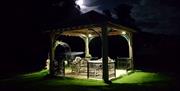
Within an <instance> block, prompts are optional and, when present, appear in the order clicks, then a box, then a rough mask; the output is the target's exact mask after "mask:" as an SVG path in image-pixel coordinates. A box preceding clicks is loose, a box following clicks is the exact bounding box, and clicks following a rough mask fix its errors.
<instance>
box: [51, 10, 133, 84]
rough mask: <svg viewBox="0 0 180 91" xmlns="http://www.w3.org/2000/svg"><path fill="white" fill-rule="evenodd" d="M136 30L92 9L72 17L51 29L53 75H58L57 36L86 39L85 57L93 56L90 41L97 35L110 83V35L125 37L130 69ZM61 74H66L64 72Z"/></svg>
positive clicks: (106, 80) (103, 65)
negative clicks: (55, 68) (55, 63)
mask: <svg viewBox="0 0 180 91" xmlns="http://www.w3.org/2000/svg"><path fill="white" fill-rule="evenodd" d="M133 32H135V31H134V30H133V29H131V28H128V27H124V26H122V25H118V24H116V23H114V20H113V19H110V18H108V17H106V16H104V15H102V14H100V13H97V12H95V11H90V12H87V13H85V14H82V15H80V16H79V17H76V18H74V19H72V20H71V21H69V22H65V23H64V24H61V26H60V27H58V28H56V29H52V30H50V38H51V44H50V69H49V73H50V74H51V75H56V74H55V71H54V69H53V66H54V62H53V61H54V56H55V54H54V53H55V52H54V51H55V48H56V46H57V38H58V37H59V36H62V35H63V36H76V37H80V38H82V39H83V40H84V43H85V58H87V59H88V58H91V54H90V53H89V43H90V41H91V40H92V39H93V38H95V37H100V38H101V43H102V74H103V75H102V78H103V80H104V81H105V82H106V83H108V82H109V73H108V40H107V39H108V36H116V35H120V36H122V37H124V38H125V39H126V40H127V42H128V46H129V59H130V67H129V68H130V69H133V50H132V34H133ZM59 74H61V75H60V76H64V75H63V73H59Z"/></svg>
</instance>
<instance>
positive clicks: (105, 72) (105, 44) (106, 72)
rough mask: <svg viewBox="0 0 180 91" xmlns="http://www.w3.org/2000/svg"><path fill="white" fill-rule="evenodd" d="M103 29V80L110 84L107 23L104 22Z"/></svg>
mask: <svg viewBox="0 0 180 91" xmlns="http://www.w3.org/2000/svg"><path fill="white" fill-rule="evenodd" d="M101 31H102V36H101V37H102V40H101V41H102V61H103V80H104V82H105V83H107V84H110V83H111V81H109V70H108V35H107V34H108V31H107V25H105V24H103V25H102V27H101Z"/></svg>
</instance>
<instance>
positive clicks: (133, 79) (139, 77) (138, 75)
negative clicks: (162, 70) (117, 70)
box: [113, 71, 170, 84]
mask: <svg viewBox="0 0 180 91" xmlns="http://www.w3.org/2000/svg"><path fill="white" fill-rule="evenodd" d="M169 80H170V78H169V77H167V76H165V75H162V74H158V73H150V72H140V71H139V72H134V73H132V74H130V75H127V76H124V77H122V78H121V79H117V80H115V81H113V82H114V83H137V84H141V83H152V82H162V81H169Z"/></svg>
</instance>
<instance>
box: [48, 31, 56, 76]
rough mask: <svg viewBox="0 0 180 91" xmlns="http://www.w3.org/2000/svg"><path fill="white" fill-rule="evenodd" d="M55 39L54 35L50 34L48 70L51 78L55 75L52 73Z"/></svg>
mask: <svg viewBox="0 0 180 91" xmlns="http://www.w3.org/2000/svg"><path fill="white" fill-rule="evenodd" d="M54 39H55V34H54V32H53V31H52V32H51V34H50V43H51V44H50V68H49V74H50V75H51V76H54V75H55V71H54V41H55V40H54Z"/></svg>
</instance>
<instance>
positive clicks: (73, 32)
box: [54, 10, 135, 36]
mask: <svg viewBox="0 0 180 91" xmlns="http://www.w3.org/2000/svg"><path fill="white" fill-rule="evenodd" d="M115 22H116V20H115V19H113V18H109V17H107V16H105V15H103V14H100V13H98V12H96V11H93V10H92V11H90V12H87V13H85V14H82V15H80V16H77V17H75V18H73V19H69V20H67V21H66V22H64V23H62V24H59V25H58V27H57V28H56V29H54V30H55V31H56V33H62V32H63V33H62V34H61V35H67V36H80V35H87V34H91V35H93V36H98V35H97V33H101V26H102V24H106V25H107V26H108V27H109V28H111V29H110V33H109V34H108V35H119V33H120V32H119V31H118V32H117V31H116V30H120V31H121V32H123V31H126V32H135V30H133V29H131V28H128V27H125V26H122V25H119V24H116V23H115ZM92 30H95V31H92Z"/></svg>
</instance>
